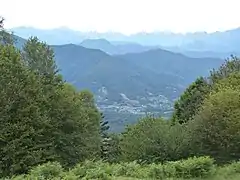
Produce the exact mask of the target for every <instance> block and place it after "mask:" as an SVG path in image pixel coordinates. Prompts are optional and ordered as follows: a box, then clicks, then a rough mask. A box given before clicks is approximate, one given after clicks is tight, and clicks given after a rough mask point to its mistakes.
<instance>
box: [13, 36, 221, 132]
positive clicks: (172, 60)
mask: <svg viewBox="0 0 240 180" xmlns="http://www.w3.org/2000/svg"><path fill="white" fill-rule="evenodd" d="M16 37H17V36H16ZM24 42H25V40H24V39H23V38H20V39H19V41H18V43H17V46H18V47H20V46H21V45H23V44H24ZM83 46H85V47H83ZM86 47H89V48H86ZM127 47H129V48H127ZM130 47H132V48H130ZM52 48H53V50H54V52H55V58H56V62H57V65H58V66H59V68H60V70H61V74H62V75H63V77H64V79H65V80H66V81H68V82H70V83H72V84H73V85H74V86H76V87H77V88H78V89H90V90H91V91H92V92H93V93H94V95H95V99H96V103H97V105H98V107H99V108H100V109H101V110H102V111H103V112H104V114H105V116H106V118H107V119H108V120H109V122H110V125H111V127H112V129H114V131H120V130H121V129H123V127H124V125H126V124H129V123H134V122H135V121H136V117H139V116H142V115H144V114H145V113H146V112H152V113H154V114H159V115H163V116H168V115H169V114H171V112H172V108H173V103H174V101H175V100H176V99H177V98H178V97H179V95H180V94H181V93H182V92H183V91H184V89H185V88H186V87H187V86H188V85H189V84H190V83H191V82H192V81H194V80H195V79H196V78H197V77H198V76H200V75H202V76H206V75H208V73H209V70H211V69H212V68H216V67H218V66H220V64H221V63H222V62H223V59H219V58H191V57H187V56H185V55H183V54H181V53H174V52H171V51H167V50H163V49H160V48H157V47H156V46H141V45H138V44H130V45H129V44H128V43H127V44H125V43H119V42H111V43H110V42H108V41H106V40H103V39H99V40H85V41H83V42H82V43H80V45H76V44H65V45H52ZM104 51H105V52H104ZM129 117H130V118H131V120H129ZM126 119H128V122H126Z"/></svg>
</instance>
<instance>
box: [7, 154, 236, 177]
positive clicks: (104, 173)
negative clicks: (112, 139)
mask: <svg viewBox="0 0 240 180" xmlns="http://www.w3.org/2000/svg"><path fill="white" fill-rule="evenodd" d="M239 171H240V169H239V162H237V163H233V164H230V165H228V166H225V167H216V165H215V164H214V160H213V159H212V158H209V157H199V158H196V157H194V158H188V159H186V160H181V161H175V162H174V161H171V162H166V163H164V164H149V165H140V164H138V163H136V162H130V163H118V164H109V163H104V162H102V161H96V162H93V161H85V162H84V163H81V164H78V165H77V166H75V167H74V168H73V169H70V170H69V171H64V170H63V169H62V167H61V166H60V165H59V164H58V163H46V164H43V165H41V166H37V167H35V168H33V169H32V170H31V171H30V172H29V174H27V175H25V176H19V177H13V178H11V179H12V180H17V179H21V178H24V179H66V180H67V179H68V180H71V179H74V180H77V179H86V180H87V179H102V180H103V179H106V180H108V179H109V180H110V179H120V180H123V179H131V178H136V179H169V180H170V179H191V178H194V179H195V178H208V179H218V177H219V175H220V177H221V176H225V177H230V176H231V177H233V176H235V177H240V173H239Z"/></svg>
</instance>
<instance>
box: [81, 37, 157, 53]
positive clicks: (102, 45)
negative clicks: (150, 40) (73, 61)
mask: <svg viewBox="0 0 240 180" xmlns="http://www.w3.org/2000/svg"><path fill="white" fill-rule="evenodd" d="M80 45H81V46H83V47H86V48H91V49H100V50H102V51H104V52H106V53H108V54H110V55H116V54H126V53H138V52H143V51H148V50H150V49H156V48H157V47H155V46H142V45H140V44H137V43H128V42H125V43H121V44H113V43H111V42H109V41H107V40H106V39H86V40H83V41H82V42H81V44H80Z"/></svg>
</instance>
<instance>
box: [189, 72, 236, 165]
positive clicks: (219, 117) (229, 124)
mask: <svg viewBox="0 0 240 180" xmlns="http://www.w3.org/2000/svg"><path fill="white" fill-rule="evenodd" d="M239 89H240V74H239V73H238V74H229V75H228V77H227V78H224V79H222V80H220V81H218V83H217V84H215V85H214V89H213V92H211V94H210V96H209V97H208V98H207V99H205V100H204V103H203V106H202V108H201V110H200V111H199V113H198V114H197V115H196V116H195V117H194V121H193V122H191V123H190V125H189V129H190V130H191V132H192V133H191V137H192V142H193V145H192V147H195V148H194V150H193V154H195V155H196V154H198V155H210V156H212V157H214V158H215V159H216V160H217V162H219V163H226V162H230V161H232V160H236V159H239V158H240V151H239V150H240V131H239V129H240V121H239V119H240V91H239Z"/></svg>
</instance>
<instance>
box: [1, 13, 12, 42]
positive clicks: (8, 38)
mask: <svg viewBox="0 0 240 180" xmlns="http://www.w3.org/2000/svg"><path fill="white" fill-rule="evenodd" d="M0 44H3V45H7V44H10V45H13V44H14V37H13V34H12V33H9V32H7V31H6V30H5V29H4V18H3V17H0Z"/></svg>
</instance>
